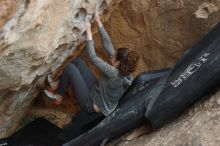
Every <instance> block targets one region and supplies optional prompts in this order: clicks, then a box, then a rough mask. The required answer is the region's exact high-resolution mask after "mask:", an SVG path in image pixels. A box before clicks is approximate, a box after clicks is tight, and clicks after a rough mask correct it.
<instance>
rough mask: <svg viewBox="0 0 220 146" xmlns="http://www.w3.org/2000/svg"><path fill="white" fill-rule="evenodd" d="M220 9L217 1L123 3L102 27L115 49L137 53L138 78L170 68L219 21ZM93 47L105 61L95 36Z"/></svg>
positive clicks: (126, 0)
mask: <svg viewBox="0 0 220 146" xmlns="http://www.w3.org/2000/svg"><path fill="white" fill-rule="evenodd" d="M219 9H220V1H218V0H210V1H208V0H197V1H191V0H138V1H134V0H124V1H122V2H121V3H120V5H119V7H118V9H116V10H115V11H114V12H113V13H112V15H111V17H110V19H109V20H108V21H107V23H106V24H105V27H106V29H107V31H108V32H109V34H110V37H111V39H112V42H113V45H114V47H115V48H120V47H127V48H130V49H134V50H137V51H138V52H139V54H140V55H141V61H140V65H139V67H138V69H137V72H136V73H135V74H137V73H138V72H141V71H145V70H155V69H160V68H165V67H172V66H173V65H174V63H175V62H176V59H177V58H179V56H180V55H181V54H182V53H183V52H185V51H186V50H187V49H189V48H190V47H191V46H192V45H193V44H194V43H196V42H197V41H198V40H199V39H201V37H202V36H204V35H205V33H207V32H208V31H209V29H210V28H211V27H212V26H214V25H215V24H216V23H217V22H218V21H219V20H220V13H219V12H220V11H219ZM95 45H96V48H97V52H98V53H99V55H100V56H102V57H106V55H103V54H105V53H104V51H102V50H103V49H102V48H103V47H102V43H101V40H100V37H99V35H98V34H97V35H96V36H95ZM84 54H86V53H84ZM84 56H86V55H84Z"/></svg>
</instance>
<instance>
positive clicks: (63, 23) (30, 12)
mask: <svg viewBox="0 0 220 146" xmlns="http://www.w3.org/2000/svg"><path fill="white" fill-rule="evenodd" d="M96 7H98V8H99V9H100V10H103V9H104V8H106V7H107V9H104V11H103V17H102V19H103V22H104V23H105V27H106V29H107V31H108V32H109V34H110V37H111V38H112V41H113V45H114V47H115V48H119V47H127V48H131V49H135V50H137V51H138V52H139V54H140V55H141V61H140V65H139V67H138V69H137V72H136V73H135V74H137V73H139V72H141V71H145V70H154V69H159V68H164V67H172V66H173V64H174V63H175V61H176V59H177V58H178V57H179V56H180V55H181V54H182V53H183V52H184V51H185V50H187V49H188V48H190V47H191V46H192V45H193V44H194V43H195V42H197V41H198V40H199V39H200V38H201V37H202V36H203V35H204V34H205V33H206V32H207V31H208V30H209V29H210V28H211V27H212V26H213V25H214V24H216V23H217V22H218V20H219V18H220V13H219V9H220V2H219V1H218V0H197V1H190V0H138V1H134V0H124V1H122V0H114V1H113V0H105V1H102V0H62V1H61V0H47V1H45V0H35V1H30V0H3V1H1V2H0V8H1V10H4V11H1V12H0V18H1V20H0V64H1V65H0V138H1V137H6V136H8V135H10V134H11V133H13V132H14V130H15V129H16V128H17V126H18V124H19V121H20V120H21V119H22V117H23V116H24V114H25V113H26V111H27V110H28V109H29V106H31V105H32V104H31V103H32V102H33V100H34V98H35V97H36V96H37V94H38V93H39V91H40V90H41V87H42V85H43V83H44V79H45V74H46V73H47V72H48V71H50V70H51V71H55V70H57V69H58V68H59V67H60V66H61V65H62V66H63V63H64V62H68V59H66V57H68V58H71V57H72V56H74V55H75V54H76V52H77V50H76V48H77V47H78V46H79V45H80V44H82V42H83V41H84V30H85V28H84V24H85V22H86V21H87V20H90V19H91V18H92V15H93V12H94V10H95V8H96ZM115 8H117V9H115ZM110 15H111V17H110ZM95 31H97V28H94V32H95ZM94 39H95V42H96V43H95V45H96V48H97V52H98V54H99V55H100V56H102V57H104V58H106V54H105V53H104V52H103V50H102V44H101V41H100V38H99V36H98V35H95V37H94ZM79 48H80V49H78V50H79V51H78V52H80V50H81V48H83V46H81V47H79ZM82 56H83V57H84V58H85V59H87V56H86V53H85V52H83V53H82ZM90 66H91V67H92V68H93V69H94V71H95V72H96V73H97V74H98V71H97V70H96V69H95V67H94V66H92V65H91V64H90ZM211 99H212V98H211ZM209 108H210V110H211V109H212V106H210V107H207V111H209ZM194 109H195V108H194ZM194 109H193V110H194ZM196 109H198V110H201V112H198V114H196V113H195V112H189V113H193V114H189V116H185V117H183V118H187V120H189V121H190V118H192V117H193V118H194V119H195V120H194V121H196V119H203V116H204V117H205V115H204V114H202V109H201V108H196ZM216 111H217V109H216V110H214V111H212V112H213V114H216V113H217V112H216ZM205 112H206V111H205ZM34 114H36V112H35V111H34ZM43 114H44V115H46V116H50V115H48V114H47V112H45V111H43ZM195 115H196V116H195ZM65 117H67V119H70V117H68V115H67V116H65ZM217 117H218V116H217ZM183 118H181V119H180V122H179V123H176V124H177V125H180V126H179V129H178V127H176V126H175V124H172V125H170V126H171V128H168V129H167V130H166V127H165V132H158V134H155V135H158V136H156V137H157V138H155V140H159V143H157V142H155V141H154V137H152V136H151V137H149V138H147V139H148V140H149V141H151V143H149V145H155V144H158V145H159V144H160V145H163V142H164V141H165V140H166V139H168V137H166V136H167V135H166V132H168V133H169V132H170V133H171V134H170V135H172V134H173V135H176V134H178V132H180V131H181V130H182V129H181V127H184V122H181V120H184V119H183ZM204 119H205V118H204ZM210 119H211V120H212V121H211V122H215V121H216V127H215V128H216V129H219V120H215V119H213V118H210ZM194 121H191V122H188V123H187V122H186V123H185V124H191V127H190V126H189V127H190V128H189V131H187V132H189V133H190V132H194V131H195V129H196V128H198V126H196V125H194V124H195V123H193V122H194ZM205 123H206V122H202V123H199V125H201V126H204V124H205ZM181 124H182V125H181ZM210 125H211V124H210ZM172 126H173V128H172ZM193 127H194V128H193ZM175 128H176V129H175ZM191 129H192V130H191ZM193 129H194V131H193ZM173 130H174V131H175V130H176V133H175V132H174V133H172V132H171V131H173ZM190 130H191V131H190ZM203 130H204V131H205V130H209V131H211V130H212V129H211V126H210V127H207V128H204V129H203ZM162 131H163V130H162ZM164 133H165V134H164ZM184 134H185V132H184V130H183V131H182V135H184ZM202 134H204V132H201V135H202ZM214 134H217V133H216V132H215V131H214V132H213V135H214ZM155 135H154V134H153V136H155ZM168 136H169V135H168ZM180 136H181V135H180ZM161 137H164V139H161ZM197 137H204V135H203V136H199V135H197ZM145 138H146V137H142V138H140V139H139V141H141V139H145ZM183 140H184V139H183ZM186 140H189V139H187V138H186ZM160 142H161V143H160ZM215 142H218V141H215ZM144 143H146V141H144ZM144 143H141V144H143V145H144ZM133 144H135V143H133ZM139 144H140V143H139ZM165 144H166V143H165ZM167 144H168V145H169V144H170V145H171V144H172V140H170V142H169V143H167ZM190 144H191V143H189V145H190ZM196 144H197V143H196ZM137 145H138V144H137ZM177 145H178V143H177ZM191 145H193V144H191Z"/></svg>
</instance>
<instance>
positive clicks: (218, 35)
mask: <svg viewBox="0 0 220 146" xmlns="http://www.w3.org/2000/svg"><path fill="white" fill-rule="evenodd" d="M219 83H220V23H219V24H217V25H216V26H215V27H214V28H213V29H212V30H211V31H210V32H209V33H208V34H207V35H206V36H205V37H204V38H203V39H202V40H201V41H200V42H198V43H197V44H195V45H194V46H193V47H192V48H191V49H189V50H188V51H187V52H186V53H185V54H184V55H183V56H182V57H181V58H180V59H179V60H178V61H177V63H176V65H175V67H174V68H173V69H172V72H171V73H170V75H169V77H168V78H167V83H166V86H164V88H163V90H162V92H161V93H160V94H159V96H157V97H155V98H156V99H155V100H154V102H153V103H151V108H148V109H147V111H146V113H145V117H146V119H147V120H148V121H149V122H150V123H151V125H152V127H154V128H160V127H161V126H163V125H164V124H165V123H167V122H169V121H171V120H173V119H175V118H176V117H177V116H179V115H181V113H182V112H183V111H184V110H186V109H187V108H188V107H190V106H191V105H192V104H193V103H194V102H196V101H197V100H198V99H200V98H201V97H202V96H204V95H205V94H206V93H208V92H209V91H210V90H212V89H213V88H215V87H217V86H218V85H219ZM146 106H148V104H146Z"/></svg>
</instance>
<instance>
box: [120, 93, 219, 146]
mask: <svg viewBox="0 0 220 146" xmlns="http://www.w3.org/2000/svg"><path fill="white" fill-rule="evenodd" d="M219 144H220V91H218V92H217V93H216V94H214V95H213V96H212V97H211V98H209V99H207V100H205V101H200V102H199V103H197V104H196V105H194V106H193V107H192V108H190V109H189V110H188V111H186V112H185V113H184V114H183V115H182V116H181V117H180V118H179V119H177V120H176V121H174V122H172V123H170V124H168V125H167V126H165V127H164V128H162V129H160V130H158V131H156V132H154V133H152V134H148V135H144V136H142V137H140V138H137V139H135V140H134V141H132V142H120V143H119V144H117V145H118V146H218V145H219Z"/></svg>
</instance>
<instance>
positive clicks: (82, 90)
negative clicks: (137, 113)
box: [44, 12, 139, 116]
mask: <svg viewBox="0 0 220 146" xmlns="http://www.w3.org/2000/svg"><path fill="white" fill-rule="evenodd" d="M94 19H95V21H96V22H97V24H98V26H99V33H100V35H101V38H102V41H103V46H104V48H105V50H106V51H107V53H108V55H109V59H110V62H111V64H108V63H107V62H105V61H103V60H102V59H100V58H99V57H97V56H96V53H95V50H94V46H93V39H92V32H91V24H90V22H87V24H86V34H87V41H86V50H87V53H88V57H89V59H90V61H91V62H92V63H93V64H94V65H95V66H96V67H97V68H98V69H100V70H101V71H102V73H103V76H102V77H101V78H100V79H98V80H97V79H96V78H95V76H94V75H93V74H92V72H91V70H90V69H89V68H88V67H87V66H86V65H85V63H84V62H83V60H82V59H81V58H80V57H77V58H76V59H74V60H73V61H72V62H71V63H69V64H68V65H67V66H66V67H65V69H64V72H63V73H62V75H61V77H60V80H59V84H58V85H57V86H56V85H55V86H54V84H55V83H54V82H49V83H50V85H51V87H52V88H53V90H56V93H53V92H50V90H44V92H45V94H46V95H47V96H48V97H49V98H51V99H55V101H56V103H57V104H60V103H61V101H62V98H63V95H64V94H65V93H66V90H67V86H68V83H70V84H71V86H72V89H73V91H74V93H75V96H76V98H77V101H78V103H79V106H80V108H81V110H84V111H86V112H87V113H102V114H104V115H105V116H108V115H109V114H110V113H111V112H113V111H114V110H115V108H116V107H117V104H118V101H119V99H120V97H121V96H122V95H123V93H124V92H125V90H126V89H127V87H128V86H129V85H130V84H131V82H132V76H131V73H132V72H134V71H135V69H136V67H137V64H138V60H139V55H138V54H137V53H136V51H130V50H128V49H127V48H119V49H116V50H114V48H113V46H112V42H111V40H110V38H109V36H108V33H107V32H106V30H105V29H104V27H103V25H102V22H101V20H100V16H99V13H98V12H96V13H95V15H94Z"/></svg>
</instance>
